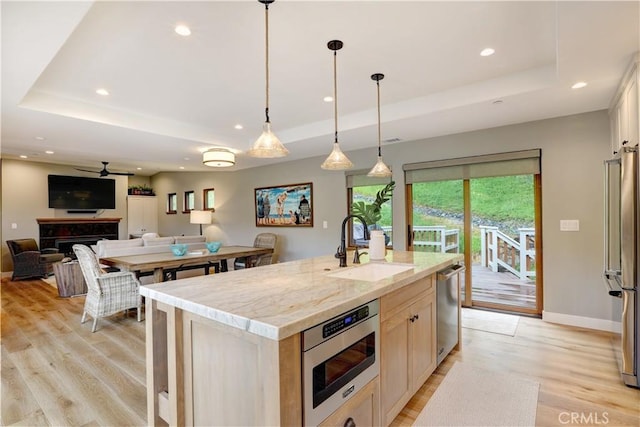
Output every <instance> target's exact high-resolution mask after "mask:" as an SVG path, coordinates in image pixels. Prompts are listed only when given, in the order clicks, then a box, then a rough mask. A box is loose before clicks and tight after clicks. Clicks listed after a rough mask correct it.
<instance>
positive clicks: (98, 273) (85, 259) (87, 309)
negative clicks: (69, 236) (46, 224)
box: [73, 245, 142, 332]
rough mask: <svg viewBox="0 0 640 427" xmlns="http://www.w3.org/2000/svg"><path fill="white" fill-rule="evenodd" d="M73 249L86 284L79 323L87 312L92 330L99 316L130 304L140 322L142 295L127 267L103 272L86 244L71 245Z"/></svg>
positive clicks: (120, 309)
mask: <svg viewBox="0 0 640 427" xmlns="http://www.w3.org/2000/svg"><path fill="white" fill-rule="evenodd" d="M73 252H75V254H76V256H77V257H78V262H79V263H80V269H81V270H82V274H83V276H84V279H85V281H86V282H87V288H88V292H87V296H86V299H85V302H84V312H83V313H82V320H81V321H80V323H84V322H85V320H86V318H87V314H88V315H90V316H91V317H93V327H92V328H91V332H95V331H96V326H97V325H98V319H99V318H101V317H107V316H110V315H112V314H115V313H118V312H120V311H124V310H128V309H130V308H137V309H138V322H140V321H141V320H142V317H141V308H142V297H141V296H140V282H139V281H138V279H136V276H135V274H133V273H131V272H128V271H122V272H116V273H105V272H103V271H102V269H101V268H100V264H99V263H98V258H97V257H96V255H95V254H94V253H93V251H92V250H91V249H90V248H89V247H88V246H85V245H73Z"/></svg>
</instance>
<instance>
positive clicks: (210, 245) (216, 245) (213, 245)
mask: <svg viewBox="0 0 640 427" xmlns="http://www.w3.org/2000/svg"><path fill="white" fill-rule="evenodd" d="M205 245H207V249H209V252H211V253H212V254H214V253H216V252H218V249H220V246H222V242H207V243H205Z"/></svg>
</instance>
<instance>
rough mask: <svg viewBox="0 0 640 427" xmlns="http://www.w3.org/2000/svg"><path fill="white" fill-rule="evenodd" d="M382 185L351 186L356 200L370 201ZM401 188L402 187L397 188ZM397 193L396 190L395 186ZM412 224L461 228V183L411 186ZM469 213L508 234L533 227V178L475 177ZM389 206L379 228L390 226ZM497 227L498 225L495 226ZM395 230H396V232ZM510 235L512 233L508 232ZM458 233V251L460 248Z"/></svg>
mask: <svg viewBox="0 0 640 427" xmlns="http://www.w3.org/2000/svg"><path fill="white" fill-rule="evenodd" d="M383 187H384V186H383V185H377V186H367V187H355V188H354V189H353V190H354V191H353V193H354V198H355V199H356V200H361V199H365V200H373V199H374V198H375V194H376V192H377V191H379V190H380V189H381V188H383ZM400 188H402V187H400ZM396 191H398V187H396ZM413 201H414V221H413V224H414V225H415V226H419V225H446V226H447V227H458V228H460V229H462V223H461V221H460V219H457V218H461V217H462V213H463V210H464V208H463V198H462V181H461V180H455V181H437V182H428V183H416V184H413ZM471 211H472V215H473V218H474V222H475V220H478V221H479V222H480V223H481V224H482V223H486V224H494V223H496V224H504V227H505V229H511V230H512V231H513V230H515V229H516V228H518V227H533V224H534V200H533V176H532V175H516V176H505V177H491V178H477V179H473V180H471ZM391 222H392V220H391V203H390V202H388V203H385V204H384V205H383V206H382V220H381V221H380V225H391ZM499 226H500V225H499ZM473 229H474V233H473V236H472V252H473V253H479V252H480V233H479V231H478V229H477V227H475V226H474V227H473ZM396 231H399V230H396ZM511 234H513V233H511ZM463 244H464V242H463V236H462V233H461V241H460V248H461V249H462V247H463Z"/></svg>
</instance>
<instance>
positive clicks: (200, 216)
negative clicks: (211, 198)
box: [189, 210, 211, 224]
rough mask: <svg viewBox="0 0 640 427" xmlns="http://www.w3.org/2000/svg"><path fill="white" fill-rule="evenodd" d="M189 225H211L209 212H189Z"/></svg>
mask: <svg viewBox="0 0 640 427" xmlns="http://www.w3.org/2000/svg"><path fill="white" fill-rule="evenodd" d="M189 222H191V224H211V211H197V210H192V211H191V217H190V218H189Z"/></svg>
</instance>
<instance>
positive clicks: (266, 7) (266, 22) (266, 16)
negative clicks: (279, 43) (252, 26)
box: [264, 3, 269, 123]
mask: <svg viewBox="0 0 640 427" xmlns="http://www.w3.org/2000/svg"><path fill="white" fill-rule="evenodd" d="M264 28H265V37H264V40H265V52H266V55H265V70H266V72H265V76H266V80H267V82H266V84H265V88H266V89H265V91H266V94H265V99H266V107H265V109H264V115H265V116H266V119H267V123H269V3H265V4H264Z"/></svg>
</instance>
